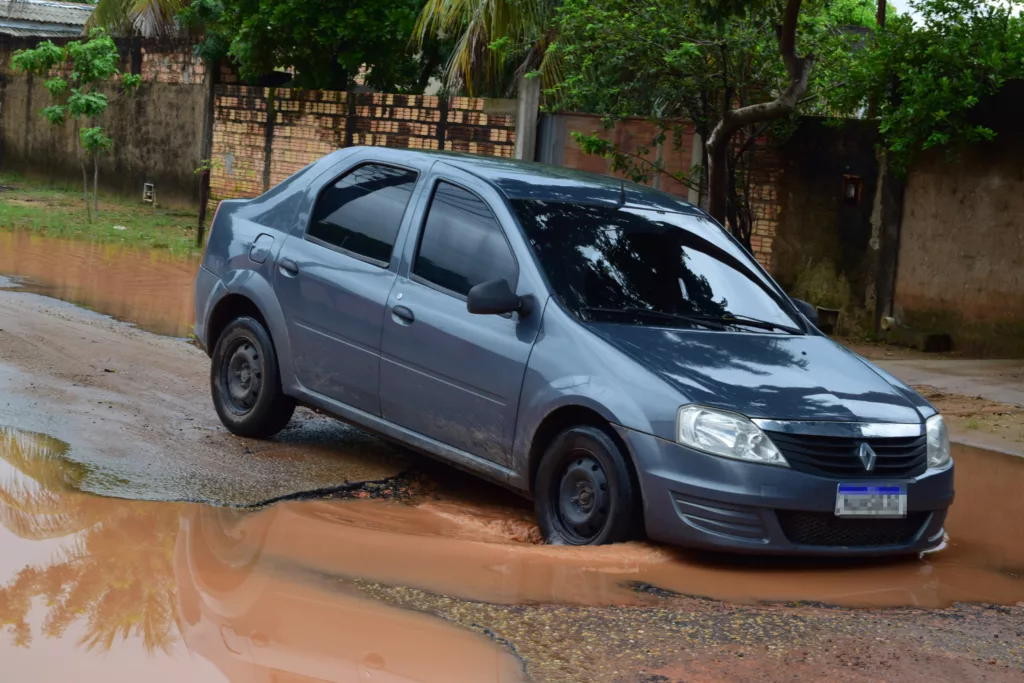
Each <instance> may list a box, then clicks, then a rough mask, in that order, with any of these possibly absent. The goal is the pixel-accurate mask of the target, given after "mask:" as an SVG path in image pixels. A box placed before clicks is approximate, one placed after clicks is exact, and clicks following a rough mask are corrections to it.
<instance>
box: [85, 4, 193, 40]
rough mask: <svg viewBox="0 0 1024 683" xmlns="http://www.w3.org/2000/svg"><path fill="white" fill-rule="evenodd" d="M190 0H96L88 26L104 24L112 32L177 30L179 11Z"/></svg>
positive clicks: (170, 32) (152, 34) (150, 33)
mask: <svg viewBox="0 0 1024 683" xmlns="http://www.w3.org/2000/svg"><path fill="white" fill-rule="evenodd" d="M188 3H189V0H99V1H98V2H97V3H96V9H95V10H93V13H92V16H90V17H89V23H88V28H103V29H106V30H107V31H108V32H109V33H111V34H113V35H115V36H145V37H157V36H167V35H174V34H175V33H178V32H179V30H180V26H179V25H178V22H177V16H178V13H179V12H181V10H182V9H184V8H185V6H186V5H188Z"/></svg>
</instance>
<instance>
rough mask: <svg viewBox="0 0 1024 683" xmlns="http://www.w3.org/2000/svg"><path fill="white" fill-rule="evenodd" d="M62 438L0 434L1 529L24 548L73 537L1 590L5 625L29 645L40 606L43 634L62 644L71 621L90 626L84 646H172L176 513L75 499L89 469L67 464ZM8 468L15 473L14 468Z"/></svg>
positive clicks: (5, 431) (3, 431) (0, 616)
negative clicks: (0, 473) (131, 642)
mask: <svg viewBox="0 0 1024 683" xmlns="http://www.w3.org/2000/svg"><path fill="white" fill-rule="evenodd" d="M65 450H66V446H65V445H64V444H62V443H61V442H59V441H56V440H55V439H51V438H49V437H46V436H43V435H38V434H26V433H23V432H18V431H15V430H11V429H8V428H0V457H2V458H3V461H4V462H6V463H7V466H8V467H5V468H4V469H5V470H7V471H6V472H5V474H6V476H4V477H2V478H0V522H2V523H3V524H4V526H5V527H7V528H8V529H9V530H10V531H12V532H13V533H14V534H16V535H18V536H19V537H21V538H25V539H37V540H38V539H44V538H54V537H67V538H68V539H69V541H70V542H69V543H67V544H65V545H63V546H62V547H61V548H60V549H59V550H58V552H56V553H55V554H54V556H53V558H52V559H51V560H50V562H49V563H47V564H45V565H43V566H36V565H30V566H26V567H25V568H24V569H22V570H20V571H19V572H18V573H17V574H16V575H15V576H14V578H13V579H12V580H11V581H10V582H9V583H8V585H6V586H4V587H3V588H0V625H3V626H6V627H8V628H9V629H10V631H11V633H12V634H13V636H14V643H15V644H16V645H19V646H28V645H30V644H31V641H32V633H31V630H30V628H29V625H28V620H27V618H28V613H29V610H30V608H31V607H32V600H33V599H34V598H42V599H43V600H44V601H45V604H46V606H47V614H46V618H45V620H44V621H43V623H42V627H41V631H42V634H43V635H44V636H47V637H50V638H61V637H63V635H64V634H65V632H66V631H67V629H68V627H69V626H70V625H71V623H72V622H74V621H76V620H82V621H83V622H85V623H86V624H87V627H86V631H85V635H84V636H83V637H82V638H81V643H82V644H83V645H85V646H86V647H87V648H90V649H91V648H94V647H100V648H102V649H110V647H111V645H112V644H113V642H114V640H115V639H116V638H121V639H127V638H129V637H135V638H138V639H140V640H141V641H142V644H143V647H144V648H145V649H146V650H147V651H152V650H158V649H160V650H166V649H167V648H168V646H169V645H170V643H171V642H172V641H173V638H174V636H173V605H174V600H173V597H174V590H173V580H172V577H171V571H170V567H171V559H172V557H171V553H172V550H173V543H174V536H175V533H176V532H177V526H178V525H177V514H176V511H175V510H174V509H173V508H165V509H161V510H157V509H152V508H150V507H146V506H144V504H143V503H134V502H128V503H123V504H119V505H110V504H102V505H94V504H93V503H94V502H96V499H92V498H88V497H86V496H83V495H82V494H78V493H76V492H75V491H74V485H75V484H76V483H77V482H79V481H80V480H81V479H82V478H83V476H84V468H83V467H82V466H80V465H76V464H74V463H71V462H70V461H67V460H65V459H64V458H63V457H62V456H63V455H64V452H65ZM8 468H9V469H8Z"/></svg>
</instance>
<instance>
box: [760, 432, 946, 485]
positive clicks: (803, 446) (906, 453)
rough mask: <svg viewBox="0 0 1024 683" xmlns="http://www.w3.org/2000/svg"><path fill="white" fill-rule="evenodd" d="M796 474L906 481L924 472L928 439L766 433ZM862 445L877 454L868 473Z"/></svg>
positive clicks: (926, 466)
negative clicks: (861, 452) (860, 455)
mask: <svg viewBox="0 0 1024 683" xmlns="http://www.w3.org/2000/svg"><path fill="white" fill-rule="evenodd" d="M766 433H767V434H768V437H769V438H770V439H771V440H772V442H773V443H774V444H775V445H776V446H777V447H778V449H779V450H780V451H781V452H782V455H783V456H785V458H786V461H787V462H788V463H789V466H790V467H792V468H793V469H794V470H796V471H797V472H806V473H807V474H817V475H819V476H826V477H839V478H848V479H854V480H858V479H906V478H909V477H916V476H918V475H921V474H924V472H925V470H927V469H928V440H927V437H925V436H911V437H902V438H870V439H858V438H852V437H845V436H844V437H836V436H811V435H808V434H788V433H785V434H784V433H782V432H766ZM862 443H866V444H868V445H869V446H871V449H872V450H873V451H874V452H875V455H877V456H878V457H877V460H876V461H875V466H874V468H873V469H872V470H871V471H870V472H869V471H867V469H866V468H865V467H864V463H863V462H862V461H861V459H860V457H859V456H858V454H857V453H858V451H859V450H860V445H861V444H862Z"/></svg>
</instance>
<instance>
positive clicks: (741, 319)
mask: <svg viewBox="0 0 1024 683" xmlns="http://www.w3.org/2000/svg"><path fill="white" fill-rule="evenodd" d="M583 310H584V311H587V312H588V313H606V314H612V315H632V316H647V317H649V318H655V319H657V320H665V321H677V322H685V323H690V324H697V325H704V326H705V327H709V328H711V329H714V330H724V329H725V328H726V327H727V326H736V325H743V326H745V327H754V328H757V329H760V330H781V331H783V332H788V333H790V334H803V331H802V330H800V329H797V328H796V327H791V326H789V325H783V324H780V323H773V322H771V321H768V320H759V319H757V318H750V317H748V316H745V315H735V314H733V313H727V314H725V315H722V316H717V315H698V314H690V315H687V314H683V313H666V312H665V311H655V310H652V309H649V308H638V307H632V306H631V307H626V308H599V307H595V306H585V307H584V308H583Z"/></svg>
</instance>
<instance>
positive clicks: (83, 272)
mask: <svg viewBox="0 0 1024 683" xmlns="http://www.w3.org/2000/svg"><path fill="white" fill-rule="evenodd" d="M198 267H199V260H198V259H196V258H182V257H176V256H172V255H171V254H169V253H167V252H166V251H161V250H154V249H131V248H128V247H124V246H119V245H111V244H97V243H93V242H85V241H80V240H66V239H56V238H53V237H44V236H41V235H37V234H34V233H30V232H25V231H19V230H16V231H13V232H9V231H0V273H2V274H4V275H10V276H13V277H15V278H16V279H17V281H18V283H19V284H20V285H21V287H22V289H24V290H26V291H29V292H34V293H37V294H45V295H46V296H51V297H54V298H56V299H62V300H64V301H69V302H71V303H74V304H78V305H79V306H84V307H85V308H88V309H89V310H92V311H96V312H97V313H103V314H104V315H109V316H111V317H113V318H116V319H118V320H123V321H127V322H131V323H134V324H136V325H138V326H139V327H141V328H143V329H145V330H149V331H150V332H155V333H156V334H165V335H170V336H173V337H184V336H186V335H187V334H188V333H189V332H191V330H192V322H193V321H192V318H193V315H194V314H193V303H192V284H193V282H194V280H195V275H196V269H197V268H198Z"/></svg>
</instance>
